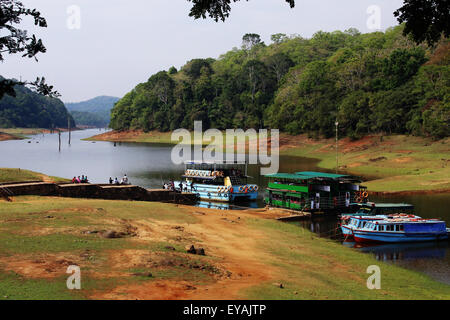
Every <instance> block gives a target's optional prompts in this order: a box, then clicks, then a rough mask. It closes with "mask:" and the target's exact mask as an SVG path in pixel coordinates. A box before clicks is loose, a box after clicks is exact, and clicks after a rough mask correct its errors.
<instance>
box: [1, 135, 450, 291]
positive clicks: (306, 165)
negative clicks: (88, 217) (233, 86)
mask: <svg viewBox="0 0 450 320" xmlns="http://www.w3.org/2000/svg"><path fill="white" fill-rule="evenodd" d="M99 133H101V132H100V131H99V130H98V129H92V130H84V131H75V132H72V143H71V145H69V144H68V133H62V134H61V141H62V144H61V151H59V147H58V135H57V134H40V135H35V136H32V138H31V139H30V140H14V141H4V142H0V167H6V168H22V169H28V170H33V171H37V172H42V173H45V174H47V175H51V176H59V177H64V178H72V177H74V176H81V175H87V176H88V177H89V180H90V181H91V182H93V183H108V180H109V177H112V178H113V179H114V178H115V177H117V178H119V179H120V178H121V177H122V176H123V175H124V174H127V175H128V177H129V179H130V181H131V182H132V183H133V184H136V185H139V186H142V187H146V188H161V187H162V184H163V182H164V181H168V180H170V179H174V180H176V179H179V178H180V175H181V174H182V173H183V171H184V167H183V166H182V165H181V166H177V165H174V164H173V163H172V162H171V160H170V154H171V150H172V146H169V145H155V144H143V143H117V144H116V145H115V144H114V143H112V142H91V141H82V140H81V139H84V138H88V137H91V136H93V135H96V134H99ZM259 169H260V168H259V167H258V166H250V168H249V175H250V176H252V177H253V178H251V179H250V181H249V183H255V184H258V185H259V186H261V187H264V186H266V185H267V181H266V180H265V179H264V178H263V177H261V176H260V174H259ZM317 170H319V169H318V168H317V161H315V160H312V159H306V158H295V157H281V158H280V172H296V171H317ZM322 171H323V170H322ZM262 195H263V192H261V193H260V199H259V201H258V202H257V203H255V204H253V206H261V205H262ZM371 200H372V201H380V202H407V203H411V204H413V205H415V206H416V208H417V214H418V215H419V216H422V217H425V218H442V219H443V220H445V221H447V225H448V226H449V225H450V195H449V194H435V195H414V196H390V197H384V198H382V197H378V198H371ZM296 224H298V225H300V226H302V227H304V228H307V229H309V230H311V231H313V232H315V233H317V234H319V235H320V236H322V237H329V238H332V239H336V240H337V241H340V240H341V239H342V238H341V235H340V233H339V229H338V220H337V219H335V218H317V219H314V220H312V221H301V222H297V223H296ZM344 245H346V246H350V247H353V248H355V250H359V251H362V252H369V253H371V254H373V255H375V257H376V258H377V259H379V260H383V261H387V262H391V263H396V264H398V265H400V266H403V267H405V268H410V269H413V270H417V271H421V272H424V273H426V274H428V275H430V276H431V277H433V278H435V279H436V280H439V281H442V282H444V283H447V284H450V246H449V242H441V243H425V244H405V245H382V246H373V247H357V246H356V245H355V244H354V243H345V244H344Z"/></svg>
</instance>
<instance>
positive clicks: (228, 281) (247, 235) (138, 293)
mask: <svg viewBox="0 0 450 320" xmlns="http://www.w3.org/2000/svg"><path fill="white" fill-rule="evenodd" d="M184 210H186V211H187V214H195V215H196V217H197V218H198V219H200V220H201V221H200V222H199V223H196V224H187V223H186V224H173V223H172V224H170V223H163V224H161V223H160V222H152V225H149V224H148V225H147V226H146V225H145V223H143V221H139V222H138V223H134V224H133V225H134V226H137V233H138V238H140V240H143V239H152V240H155V239H159V240H168V238H171V237H168V236H167V231H168V230H169V229H168V228H170V229H171V230H172V232H175V233H177V234H178V236H179V237H182V238H189V239H190V240H192V238H195V243H191V242H186V241H182V242H184V244H187V243H189V244H195V245H196V246H197V245H198V246H201V247H203V248H205V251H206V255H207V258H211V259H213V262H211V261H209V260H208V263H205V264H203V265H202V263H201V262H200V263H199V262H198V261H197V260H196V259H198V256H194V255H192V256H188V255H187V254H185V253H179V252H166V253H164V254H161V253H157V254H156V253H152V252H149V251H145V250H126V251H120V252H114V253H112V254H111V258H110V261H111V265H112V266H113V267H112V269H119V268H120V269H122V270H123V269H124V268H125V269H126V268H131V269H132V268H137V269H148V270H151V269H152V268H153V269H154V268H156V270H158V269H159V268H165V267H181V268H192V267H195V268H196V269H198V268H200V269H201V268H204V269H203V270H204V272H206V273H207V274H209V276H210V279H211V281H210V282H209V283H206V284H198V283H193V282H190V281H186V280H185V279H173V280H161V279H154V280H152V281H147V282H143V283H139V284H134V283H133V284H125V285H121V286H118V287H116V288H114V289H112V290H110V291H108V292H97V293H95V294H93V296H92V298H94V299H163V300H165V299H167V300H170V299H194V300H199V299H225V298H226V299H239V298H240V297H241V296H240V294H239V292H240V291H241V290H242V289H245V288H248V287H250V286H254V285H258V284H260V283H262V282H265V281H272V280H273V281H274V279H275V277H274V275H275V274H276V270H275V268H274V267H271V266H268V265H267V264H264V263H263V261H266V260H267V259H268V258H269V257H267V256H266V255H265V253H263V252H261V250H258V245H257V243H258V240H260V239H262V238H265V237H266V235H265V234H263V233H262V232H260V231H256V230H252V229H249V228H248V227H247V226H246V219H251V218H254V216H255V215H258V216H259V217H261V216H262V217H265V218H273V217H275V216H283V215H286V213H281V212H276V211H275V210H274V211H272V210H259V211H256V210H255V211H252V210H247V211H239V212H237V213H233V212H224V211H220V210H205V209H201V208H192V207H184ZM199 212H200V213H202V214H198V213H199ZM150 230H153V232H151V231H150ZM155 230H159V231H156V232H155ZM164 233H165V235H163V234H164ZM160 236H162V237H160ZM244 239H245V241H244ZM193 261H196V262H194V266H193V265H192V263H193ZM195 264H197V266H195Z"/></svg>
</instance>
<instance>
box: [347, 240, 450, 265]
mask: <svg viewBox="0 0 450 320" xmlns="http://www.w3.org/2000/svg"><path fill="white" fill-rule="evenodd" d="M343 244H344V245H345V246H346V247H349V248H354V249H356V250H358V251H361V252H364V253H372V254H374V255H375V257H376V258H377V259H378V260H383V261H392V260H408V259H422V258H432V259H442V258H445V255H446V250H448V248H449V244H448V242H421V243H395V244H392V243H391V244H381V245H374V244H361V243H357V242H344V243H343Z"/></svg>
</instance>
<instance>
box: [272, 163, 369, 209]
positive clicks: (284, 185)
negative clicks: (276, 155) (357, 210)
mask: <svg viewBox="0 0 450 320" xmlns="http://www.w3.org/2000/svg"><path fill="white" fill-rule="evenodd" d="M265 177H266V178H268V179H269V180H270V181H269V185H268V188H267V190H266V191H267V195H266V197H265V199H264V201H265V203H266V204H267V205H268V206H271V207H278V208H284V209H290V210H300V211H313V212H333V213H334V212H348V210H349V209H350V208H351V207H352V204H353V203H364V202H367V201H368V197H369V194H368V192H367V188H366V187H364V186H361V185H360V183H361V180H360V179H359V178H357V177H354V176H349V175H340V174H332V173H323V172H311V171H303V172H296V173H295V174H291V173H277V174H271V175H266V176H265Z"/></svg>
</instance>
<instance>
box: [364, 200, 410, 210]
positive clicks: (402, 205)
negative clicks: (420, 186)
mask: <svg viewBox="0 0 450 320" xmlns="http://www.w3.org/2000/svg"><path fill="white" fill-rule="evenodd" d="M358 205H360V206H361V207H370V208H372V207H373V206H374V205H375V208H394V209H396V208H403V209H404V208H414V205H412V204H409V203H376V202H367V203H358Z"/></svg>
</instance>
